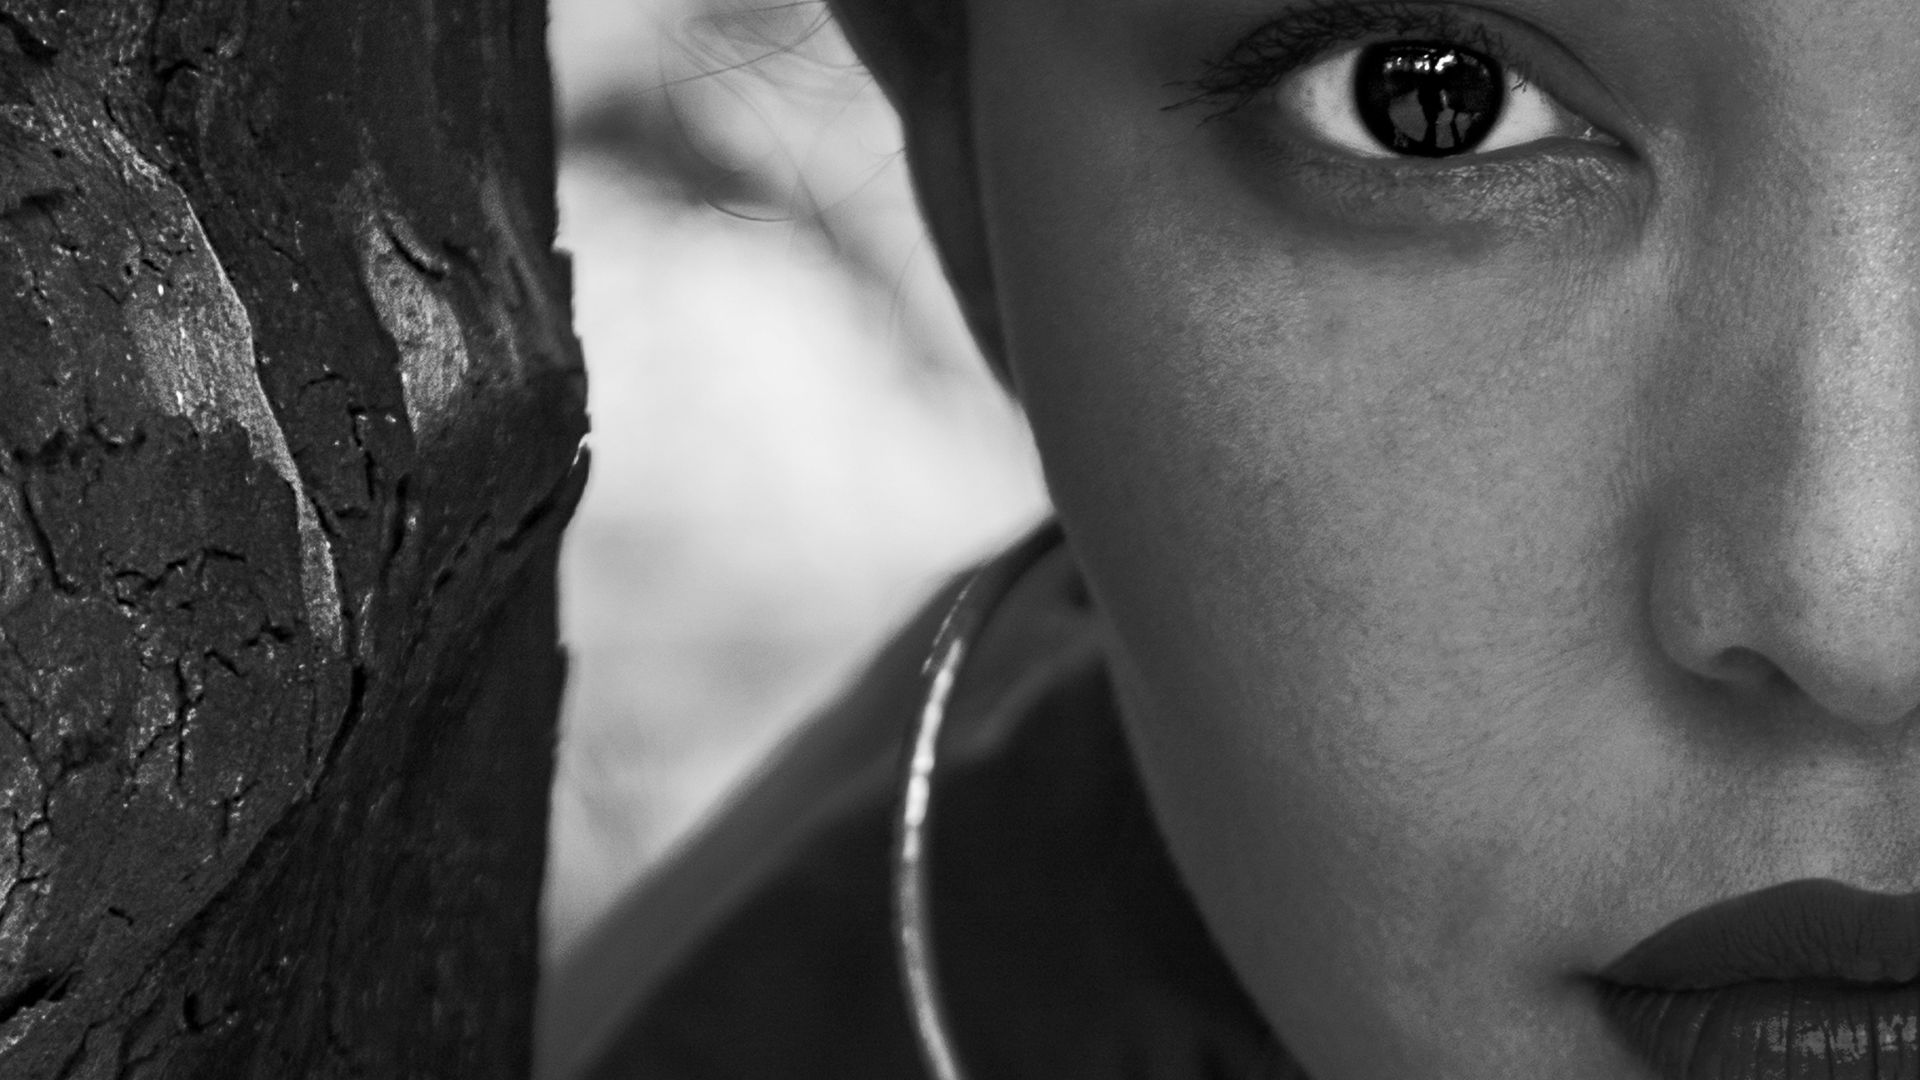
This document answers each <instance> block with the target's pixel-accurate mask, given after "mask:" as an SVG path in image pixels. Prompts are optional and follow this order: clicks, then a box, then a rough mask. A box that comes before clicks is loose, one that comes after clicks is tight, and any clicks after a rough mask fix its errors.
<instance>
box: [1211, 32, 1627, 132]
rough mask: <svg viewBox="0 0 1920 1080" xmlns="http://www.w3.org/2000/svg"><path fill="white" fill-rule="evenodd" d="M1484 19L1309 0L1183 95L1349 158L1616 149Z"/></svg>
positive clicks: (1249, 40)
mask: <svg viewBox="0 0 1920 1080" xmlns="http://www.w3.org/2000/svg"><path fill="white" fill-rule="evenodd" d="M1492 23H1493V20H1492V19H1490V18H1480V17H1476V16H1474V15H1473V14H1471V13H1469V12H1466V11H1463V10H1461V9H1456V8H1451V7H1438V6H1426V5H1410V4H1379V5H1363V6H1357V7H1356V6H1338V5H1334V4H1328V3H1320V4H1317V5H1309V6H1306V7H1304V8H1302V9H1299V10H1296V11H1295V12H1294V13H1293V14H1292V15H1291V16H1289V17H1286V18H1283V19H1281V20H1279V21H1277V22H1274V23H1271V24H1269V25H1267V26H1264V27H1262V28H1261V29H1260V30H1258V31H1256V32H1255V33H1253V34H1252V35H1249V36H1248V37H1246V38H1244V39H1243V40H1241V41H1240V42H1239V43H1238V44H1237V45H1236V46H1235V47H1234V48H1233V50H1232V51H1231V52H1230V53H1229V54H1228V55H1227V56H1225V57H1223V58H1222V59H1220V60H1217V61H1215V62H1214V63H1212V64H1211V65H1210V66H1209V68H1208V72H1207V75H1206V76H1205V77H1203V78H1202V79H1201V80H1198V81H1197V82H1196V83H1195V84H1194V85H1195V87H1196V89H1198V90H1199V91H1200V93H1199V95H1198V96H1197V97H1196V98H1195V99H1194V100H1202V101H1210V102H1213V103H1216V104H1217V105H1219V106H1220V108H1218V110H1217V111H1216V113H1215V115H1220V114H1224V113H1242V114H1250V115H1252V116H1253V117H1254V118H1255V119H1256V120H1258V121H1262V122H1270V123H1271V124H1272V125H1273V126H1275V127H1276V128H1277V129H1279V130H1280V131H1282V132H1283V133H1285V134H1290V135H1293V136H1295V137H1299V138H1303V139H1305V140H1309V141H1311V142H1313V143H1315V144H1318V145H1319V146H1321V147H1323V148H1330V149H1333V150H1337V151H1340V152H1343V153H1345V154H1347V155H1351V156H1353V157H1357V158H1371V159H1383V160H1396V159H1397V160H1401V161H1408V160H1418V159H1457V160H1455V161H1453V162H1451V163H1452V164H1469V163H1471V161H1472V159H1474V158H1475V157H1477V156H1481V155H1487V154H1492V153H1495V152H1497V151H1502V150H1516V149H1519V148H1526V147H1530V146H1534V145H1535V144H1546V143H1551V142H1554V141H1556V140H1571V141H1574V142H1584V143H1588V144H1593V145H1602V146H1618V145H1620V144H1619V142H1618V140H1616V139H1614V138H1613V137H1612V136H1610V135H1608V134H1606V133H1605V132H1603V131H1601V130H1600V129H1599V128H1598V127H1597V126H1596V125H1594V124H1593V123H1592V122H1591V121H1589V120H1588V119H1586V118H1585V117H1583V116H1581V115H1580V114H1579V113H1577V112H1575V111H1574V110H1573V109H1571V108H1569V107H1568V106H1566V105H1565V104H1563V103H1562V102H1561V101H1560V99H1559V98H1558V97H1556V96H1555V95H1554V94H1552V93H1550V92H1548V91H1547V90H1546V89H1545V88H1544V87H1543V86H1542V85H1541V84H1540V83H1539V81H1537V80H1536V79H1535V78H1534V77H1533V76H1532V75H1531V74H1530V73H1529V70H1528V66H1527V64H1526V63H1525V62H1524V59H1523V54H1522V52H1521V51H1520V50H1519V49H1517V48H1515V47H1514V46H1513V45H1512V44H1510V43H1509V41H1508V36H1507V35H1505V34H1502V33H1501V32H1500V31H1499V30H1498V29H1496V27H1495V26H1494V25H1492Z"/></svg>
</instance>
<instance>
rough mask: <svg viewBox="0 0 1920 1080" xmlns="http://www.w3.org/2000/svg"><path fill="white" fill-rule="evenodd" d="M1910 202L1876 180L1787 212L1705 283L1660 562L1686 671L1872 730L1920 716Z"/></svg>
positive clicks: (1660, 604)
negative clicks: (1763, 241)
mask: <svg viewBox="0 0 1920 1080" xmlns="http://www.w3.org/2000/svg"><path fill="white" fill-rule="evenodd" d="M1901 186H1904V185H1892V186H1890V185H1888V184H1886V183H1885V181H1884V178H1882V180H1881V181H1880V183H1879V184H1878V185H1877V186H1876V185H1875V184H1873V183H1870V182H1869V180H1868V177H1867V176H1865V175H1863V176H1861V177H1858V178H1856V181H1855V182H1854V183H1852V184H1849V185H1847V186H1846V188H1845V190H1844V191H1840V192H1834V191H1832V190H1831V189H1829V190H1828V192H1827V194H1826V197H1825V199H1824V200H1809V201H1808V204H1803V205H1802V206H1799V207H1791V208H1788V207H1782V208H1780V212H1778V213H1775V214H1772V215H1770V216H1768V217H1767V220H1769V221H1772V222H1775V223H1777V224H1779V225H1780V228H1779V229H1777V230H1765V229H1763V230H1757V231H1756V232H1755V235H1754V237H1753V239H1751V240H1749V241H1748V243H1753V244H1758V243H1760V240H1759V235H1760V234H1762V233H1768V232H1770V233H1771V237H1772V241H1773V243H1771V244H1769V245H1767V246H1768V247H1770V250H1767V251H1746V252H1742V251H1740V250H1739V248H1740V245H1738V244H1735V245H1729V246H1727V248H1726V250H1725V251H1724V252H1723V253H1722V254H1721V255H1719V256H1717V257H1715V258H1714V260H1713V263H1712V265H1704V264H1703V265H1702V266H1701V267H1700V268H1699V272H1698V273H1696V274H1692V275H1690V278H1691V279H1692V280H1693V281H1694V282H1696V283H1698V282H1705V281H1711V282H1713V283H1714V284H1709V285H1705V286H1697V285H1696V286H1689V287H1688V288H1687V290H1686V291H1689V292H1690V299H1692V300H1695V301H1699V302H1700V306H1699V307H1698V308H1696V309H1695V310H1696V311H1701V312H1712V314H1711V315H1710V316H1708V317H1706V318H1703V319H1700V320H1699V321H1698V322H1696V323H1695V325H1694V328H1693V329H1692V330H1690V331H1688V332H1687V336H1686V342H1687V345H1686V352H1687V354H1688V355H1687V356H1686V357H1685V358H1683V359H1681V360H1680V361H1679V364H1678V366H1679V367H1680V368H1681V369H1683V371H1684V374H1683V375H1682V376H1681V380H1680V381H1681V383H1682V384H1683V388H1682V389H1681V391H1680V392H1679V393H1678V394H1677V395H1675V396H1674V398H1673V400H1672V401H1671V402H1670V403H1669V404H1667V405H1666V406H1664V408H1665V412H1666V416H1667V418H1668V421H1669V422H1668V424H1667V425H1666V426H1665V428H1664V430H1665V431H1666V432H1667V440H1668V441H1667V443H1666V446H1665V448H1664V449H1665V453H1666V454H1667V455H1668V456H1667V457H1666V458H1665V460H1666V462H1667V463H1668V464H1669V469H1668V471H1667V473H1666V475H1667V477H1668V478H1669V480H1670V483H1669V484H1668V486H1667V490H1666V492H1665V495H1664V497H1663V499H1662V500H1661V501H1662V509H1661V512H1660V513H1661V525H1660V528H1659V531H1658V536H1657V540H1656V543H1655V545H1654V549H1653V565H1652V590H1651V616H1652V619H1653V625H1654V631H1655V636H1656V638H1657V640H1658V641H1659V643H1660V646H1661V648H1662V649H1663V650H1664V651H1665V653H1666V655H1667V656H1668V657H1669V658H1670V659H1671V660H1672V661H1673V662H1674V663H1676V664H1678V665H1679V666H1680V667H1682V668H1684V669H1685V670H1687V671H1688V672H1691V673H1692V674H1693V675H1695V676H1697V677H1699V678H1702V679H1705V680H1707V681H1709V682H1710V683H1712V684H1714V685H1715V686H1717V687H1718V688H1719V689H1721V690H1723V691H1725V692H1728V693H1731V694H1733V695H1735V696H1737V697H1740V698H1742V699H1744V700H1746V701H1747V702H1749V703H1752V702H1766V703H1778V702H1782V701H1791V702H1794V703H1796V704H1799V705H1805V704H1807V703H1811V704H1812V705H1813V706H1815V707H1817V710H1818V712H1819V713H1821V714H1824V715H1825V716H1827V717H1830V718H1833V719H1834V720H1837V721H1841V722H1844V723H1846V724H1851V725H1857V726H1861V727H1867V728H1886V727H1889V726H1891V725H1896V724H1901V723H1903V722H1906V721H1908V720H1910V719H1912V718H1914V717H1915V716H1916V715H1920V332H1916V331H1917V329H1920V307H1917V306H1916V289H1915V271H1916V269H1917V268H1920V263H1917V262H1916V259H1915V255H1914V249H1915V244H1914V237H1913V236H1911V235H1910V234H1911V233H1912V231H1913V230H1914V229H1915V225H1913V224H1911V223H1913V222H1915V221H1916V220H1920V219H1916V218H1915V217H1913V216H1912V212H1911V211H1912V210H1913V207H1912V205H1911V204H1912V202H1913V201H1914V200H1912V199H1911V198H1900V197H1899V192H1898V191H1897V190H1895V188H1897V187H1901ZM1816 202H1823V203H1824V207H1825V209H1824V210H1818V211H1815V210H1810V208H1809V204H1812V203H1816ZM1749 206H1751V204H1749ZM1749 220H1751V219H1749ZM1723 235H1724V234H1723ZM1782 235H1786V236H1788V237H1790V239H1788V240H1786V241H1782V240H1781V237H1782ZM1742 262H1744V263H1745V265H1744V267H1743V266H1741V265H1740V263H1742Z"/></svg>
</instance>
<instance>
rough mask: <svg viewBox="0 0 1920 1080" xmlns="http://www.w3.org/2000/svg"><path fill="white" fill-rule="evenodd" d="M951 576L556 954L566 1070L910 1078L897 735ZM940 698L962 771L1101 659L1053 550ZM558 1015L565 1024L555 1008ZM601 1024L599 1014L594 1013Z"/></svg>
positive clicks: (1003, 745)
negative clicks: (892, 871)
mask: <svg viewBox="0 0 1920 1080" xmlns="http://www.w3.org/2000/svg"><path fill="white" fill-rule="evenodd" d="M956 592H957V586H950V587H948V588H946V589H943V590H941V592H940V593H939V594H938V595H936V596H935V597H934V598H933V599H932V601H931V602H930V603H929V604H927V605H926V607H925V608H923V609H922V610H921V611H920V612H919V614H918V615H916V616H915V617H914V618H913V619H912V620H910V621H909V622H908V624H907V625H906V626H905V627H903V628H902V629H901V630H900V632H899V633H898V634H896V635H895V637H894V638H893V640H892V641H891V642H890V643H889V644H888V645H887V646H886V647H885V648H884V649H883V650H882V652H881V653H880V654H879V655H878V656H877V657H876V659H875V660H874V662H873V663H872V665H871V666H870V667H869V668H868V670H867V671H866V673H865V675H864V676H863V677H862V678H861V679H860V680H859V681H858V682H856V683H855V684H854V686H853V687H852V688H851V689H850V690H849V691H848V692H847V694H845V695H844V696H843V697H842V699H841V700H840V701H839V702H837V703H836V704H835V705H834V706H833V707H831V708H829V709H828V710H826V711H825V712H823V713H822V714H821V715H820V716H818V717H816V718H815V719H814V720H812V721H811V722H809V723H808V724H807V725H805V726H804V727H803V728H802V729H801V730H800V731H799V732H797V733H796V734H795V736H794V737H792V738H791V739H790V740H789V741H788V742H787V743H786V744H785V745H784V746H783V747H782V748H781V749H779V750H778V751H776V752H775V753H774V754H773V755H772V756H771V757H770V758H769V761H768V763H767V764H765V765H764V766H762V767H761V768H760V769H759V770H758V771H757V773H756V775H755V776H754V778H753V779H752V780H750V781H749V782H748V783H747V784H745V785H743V786H742V788H741V791H740V793H739V794H738V795H737V796H736V797H735V798H734V799H733V800H732V802H731V803H730V804H729V805H728V806H727V807H726V808H725V809H723V810H722V811H721V812H720V813H719V814H718V815H716V816H715V817H714V818H713V819H712V820H711V821H710V822H709V823H708V825H707V826H706V827H704V828H703V829H702V830H701V831H700V833H699V834H698V835H697V836H696V837H694V838H693V839H692V840H690V841H689V842H687V843H686V844H684V845H682V846H681V847H680V848H679V849H678V850H677V852H675V853H674V854H673V855H672V856H671V857H670V858H669V860H668V861H667V862H666V863H665V865H663V866H662V867H661V868H660V869H659V870H657V871H656V872H654V873H653V874H651V875H650V876H649V877H648V879H647V880H646V881H645V882H644V883H643V884H642V885H641V886H640V887H639V888H637V889H636V890H634V891H633V892H631V893H630V894H629V895H628V896H627V897H625V898H624V899H623V900H622V902H621V903H620V904H619V905H617V907H616V909H615V910H614V911H613V912H612V913H611V914H610V915H609V916H608V917H607V918H606V919H605V920H603V922H602V924H601V925H600V926H599V927H598V928H597V929H596V931H595V932H594V933H593V934H592V935H591V937H590V939H589V940H588V941H587V943H586V944H585V945H584V946H583V947H582V948H580V949H579V950H577V951H576V952H575V954H574V955H573V956H572V957H570V958H569V960H568V961H567V962H566V963H565V964H564V965H563V966H562V968H561V969H560V971H559V972H558V973H557V974H556V976H555V978H557V979H559V980H561V985H559V986H556V987H554V988H553V989H552V992H551V993H549V994H547V995H546V997H547V1000H548V1001H549V1002H551V1003H553V1007H555V1008H557V1009H562V1010H569V1011H572V1012H573V1013H574V1014H575V1015H573V1016H571V1017H566V1018H561V1019H557V1020H556V1021H555V1022H552V1023H550V1024H548V1025H547V1026H548V1028H549V1032H550V1037H555V1038H557V1039H559V1040H563V1041H564V1042H565V1043H566V1044H567V1045H565V1046H563V1047H560V1048H557V1052H551V1053H549V1054H548V1055H546V1056H547V1058H548V1060H551V1061H558V1062H564V1063H565V1064H563V1065H562V1066H561V1067H560V1068H559V1069H557V1070H556V1071H555V1072H554V1076H555V1077H556V1078H565V1080H575V1078H580V1080H585V1078H595V1080H614V1078H618V1077H629V1076H631V1077H641V1076H644V1077H648V1078H649V1080H673V1078H679V1077H685V1078H695V1077H698V1078H702V1080H708V1078H713V1080H719V1078H728V1077H764V1076H783V1077H794V1078H805V1077H811V1076H820V1077H828V1076H832V1077H846V1076H869V1075H871V1076H903V1077H904V1076H914V1075H919V1070H920V1064H919V1057H918V1051H917V1049H916V1048H915V1045H914V1043H913V1041H912V1035H911V1031H910V1029H909V1027H908V1020H907V1016H906V1012H905V1008H904V1004H903V1002H902V999H901V995H900V990H899V985H900V984H899V979H898V976H897V974H896V969H895V960H894V952H893V938H892V930H891V926H892V912H891V907H890V904H891V891H890V887H889V867H890V863H889V851H890V845H891V839H892V826H891V821H892V816H893V815H892V812H891V811H892V809H893V804H894V799H895V795H894V790H893V789H894V779H895V775H896V773H897V771H898V764H899V761H900V755H901V752H902V751H901V746H902V740H903V739H904V737H905V734H906V728H907V725H908V723H909V721H910V719H911V717H912V716H913V715H914V714H915V712H916V711H917V709H918V708H919V704H920V700H921V698H922V696H923V693H924V685H923V680H922V677H921V666H922V663H923V661H924V660H925V657H926V655H927V652H928V649H929V647H930V646H931V644H932V642H933V639H934V637H935V635H936V633H937V631H938V628H939V624H940V620H941V618H942V616H943V615H944V613H945V611H946V609H947V608H948V607H949V606H950V605H951V603H952V600H953V597H954V595H955V593H956ZM1004 608H1005V610H1004V611H1002V612H1001V613H999V614H997V615H996V618H995V627H994V633H993V635H992V636H991V638H990V639H988V640H984V641H983V642H982V643H981V648H980V649H979V650H978V651H977V653H976V659H975V661H974V662H973V663H970V664H969V670H968V672H967V675H966V678H965V680H964V682H963V683H962V685H961V687H960V689H959V691H958V695H957V700H956V713H958V714H961V715H964V716H965V717H966V718H967V722H966V723H965V725H964V726H956V728H955V730H954V731H953V732H952V738H951V739H950V742H949V748H948V756H949V758H950V759H951V762H952V765H953V767H954V768H955V770H956V771H958V772H966V771H970V770H973V769H977V768H978V767H980V766H981V764H982V763H983V762H986V761H989V760H991V759H993V758H995V757H996V756H997V755H1002V754H1004V753H1006V752H1007V748H1008V746H1009V744H1010V742H1011V741H1012V737H1013V735H1014V731H1015V729H1016V728H1017V726H1018V724H1019V721H1020V719H1021V717H1022V715H1023V713H1024V712H1026V711H1027V710H1028V709H1029V708H1030V703H1031V700H1032V699H1033V698H1034V697H1035V696H1036V695H1037V694H1042V693H1044V692H1045V689H1046V688H1047V687H1048V686H1050V685H1052V684H1054V683H1056V682H1058V681H1059V680H1060V678H1061V677H1062V676H1063V674H1066V673H1070V672H1072V671H1074V670H1079V671H1085V670H1087V669H1089V668H1090V667H1092V666H1094V665H1095V664H1096V663H1097V660H1096V657H1097V650H1096V647H1095V643H1094V639H1093V635H1092V624H1091V621H1090V620H1088V619H1087V618H1085V614H1084V601H1083V599H1082V598H1080V597H1079V596H1078V594H1077V590H1076V588H1075V586H1074V584H1073V575H1072V573H1071V568H1070V567H1069V566H1068V565H1067V563H1066V560H1065V559H1064V557H1061V558H1056V559H1053V560H1049V564H1047V565H1043V566H1041V567H1039V568H1037V571H1036V572H1035V573H1034V574H1031V575H1029V578H1028V580H1025V581H1023V582H1022V583H1021V586H1020V588H1019V589H1018V590H1017V591H1016V593H1015V594H1014V595H1013V596H1010V597H1009V598H1008V601H1007V603H1006V604H1005V605H1004ZM569 1020H570V1021H572V1022H571V1023H570V1022H569ZM596 1020H597V1022H595V1021H596Z"/></svg>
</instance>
